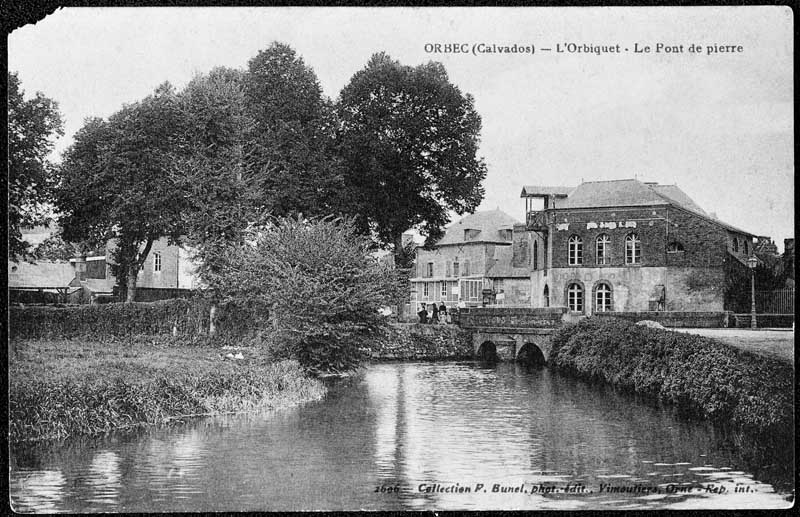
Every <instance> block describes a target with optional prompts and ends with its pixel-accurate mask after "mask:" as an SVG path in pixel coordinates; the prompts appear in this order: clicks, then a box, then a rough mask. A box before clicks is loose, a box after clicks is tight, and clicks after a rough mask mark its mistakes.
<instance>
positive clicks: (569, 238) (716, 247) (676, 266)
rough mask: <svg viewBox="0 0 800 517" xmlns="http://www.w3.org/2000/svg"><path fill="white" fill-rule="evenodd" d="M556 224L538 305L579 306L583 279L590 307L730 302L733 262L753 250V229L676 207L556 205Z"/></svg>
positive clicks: (536, 275)
mask: <svg viewBox="0 0 800 517" xmlns="http://www.w3.org/2000/svg"><path fill="white" fill-rule="evenodd" d="M550 229H551V232H550V237H549V239H550V241H551V243H550V249H549V250H548V255H549V258H550V260H549V263H548V266H549V268H548V269H547V270H545V271H533V272H532V273H531V284H532V285H531V289H532V302H533V305H534V306H535V307H543V306H547V305H549V306H567V307H571V308H573V309H574V308H575V307H574V304H572V306H571V304H570V293H569V290H570V286H573V288H574V287H575V286H577V287H579V288H580V291H581V292H582V303H581V304H580V305H581V311H578V312H582V313H584V314H593V313H594V312H597V311H598V310H603V309H605V310H613V311H647V310H668V311H721V310H724V305H725V264H726V262H727V261H729V260H737V259H738V260H739V261H744V260H746V258H747V256H748V254H749V253H751V252H752V238H751V237H750V236H748V235H747V234H744V233H738V232H735V231H730V230H727V229H725V228H724V227H721V226H720V225H718V224H715V222H714V221H712V220H709V219H708V218H704V217H698V216H696V215H694V214H692V213H689V212H687V211H685V210H680V209H676V208H673V207H648V208H641V207H622V208H619V207H617V208H608V209H592V210H587V209H577V210H556V211H554V212H553V213H552V221H551V224H550ZM632 238H635V241H636V242H635V244H628V241H627V240H628V239H632ZM599 239H602V240H604V241H605V242H604V243H601V244H598V240H599ZM577 246H579V247H580V249H579V250H576V247H577ZM576 251H577V253H576ZM576 254H577V255H578V256H577V257H576ZM634 254H635V258H633V257H632V255H634ZM601 284H604V285H605V287H601ZM599 287H600V288H601V289H604V292H603V293H601V295H600V300H601V302H602V301H605V304H604V303H600V304H599V306H598V295H597V289H598V288H599ZM603 297H605V299H603Z"/></svg>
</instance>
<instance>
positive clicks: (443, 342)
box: [370, 323, 473, 361]
mask: <svg viewBox="0 0 800 517" xmlns="http://www.w3.org/2000/svg"><path fill="white" fill-rule="evenodd" d="M370 352H371V354H372V358H373V359H376V360H412V361H413V360H420V361H424V360H429V361H430V360H446V359H472V358H473V350H472V340H471V334H470V333H469V332H468V331H465V330H462V329H461V328H459V327H458V326H456V325H426V324H421V323H395V324H392V325H391V330H390V333H389V337H387V338H384V339H380V340H377V341H375V342H374V343H373V346H372V347H371V350H370Z"/></svg>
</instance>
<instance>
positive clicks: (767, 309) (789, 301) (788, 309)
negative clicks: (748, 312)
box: [756, 289, 794, 314]
mask: <svg viewBox="0 0 800 517" xmlns="http://www.w3.org/2000/svg"><path fill="white" fill-rule="evenodd" d="M756 313H758V314H794V289H777V290H775V291H756Z"/></svg>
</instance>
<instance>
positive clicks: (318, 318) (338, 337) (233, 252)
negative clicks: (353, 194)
mask: <svg viewBox="0 0 800 517" xmlns="http://www.w3.org/2000/svg"><path fill="white" fill-rule="evenodd" d="M371 244H372V243H371V242H370V241H369V239H368V238H366V237H364V236H361V235H359V234H358V232H357V231H356V228H355V226H354V225H353V224H352V221H350V220H339V219H333V218H330V217H328V218H324V219H315V220H306V219H300V218H276V219H274V221H273V222H272V223H271V224H269V225H267V226H263V227H260V228H256V229H254V231H253V232H252V233H251V235H250V237H249V239H248V242H247V243H246V244H243V245H240V246H236V247H232V248H230V249H229V250H228V252H227V253H226V255H225V261H226V266H225V268H223V270H222V271H223V272H224V273H223V274H221V275H219V276H217V277H216V278H215V285H214V286H213V287H214V288H216V289H217V290H218V291H219V292H220V293H224V296H225V298H226V300H234V301H250V302H252V301H256V302H261V303H263V304H266V305H268V306H269V307H270V311H269V319H270V322H271V329H269V330H268V331H267V334H268V336H269V337H268V343H270V346H271V351H272V352H273V353H274V354H275V355H277V356H288V357H291V358H294V359H297V360H298V361H299V362H300V363H301V364H302V365H303V366H304V367H305V368H306V369H308V370H309V371H312V372H316V373H326V372H344V371H347V370H351V369H353V368H355V367H356V366H357V365H358V364H359V361H360V360H361V359H362V358H363V349H364V347H365V346H366V345H367V344H368V343H369V342H370V340H371V339H374V338H375V336H376V333H377V332H379V331H380V330H381V329H382V328H383V327H384V325H385V324H386V320H385V319H384V318H383V317H382V316H381V315H380V314H379V312H378V309H379V308H380V307H382V306H385V305H387V304H388V301H389V300H390V299H391V297H392V294H393V291H394V290H395V289H396V283H395V278H394V275H393V274H392V271H391V270H390V269H389V268H387V267H386V266H385V265H381V264H380V262H379V261H377V260H376V259H374V258H373V257H372V256H371V254H370V249H371Z"/></svg>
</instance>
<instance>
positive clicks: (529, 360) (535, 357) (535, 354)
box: [517, 342, 547, 366]
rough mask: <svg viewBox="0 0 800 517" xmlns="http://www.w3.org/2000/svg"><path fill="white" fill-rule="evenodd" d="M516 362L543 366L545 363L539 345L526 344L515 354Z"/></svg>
mask: <svg viewBox="0 0 800 517" xmlns="http://www.w3.org/2000/svg"><path fill="white" fill-rule="evenodd" d="M517 361H519V362H521V363H525V364H531V365H536V366H540V365H544V364H546V363H547V360H546V359H545V356H544V352H543V351H542V349H541V348H539V345H537V344H535V343H530V342H527V343H525V344H524V345H522V347H520V349H519V351H518V352H517Z"/></svg>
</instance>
